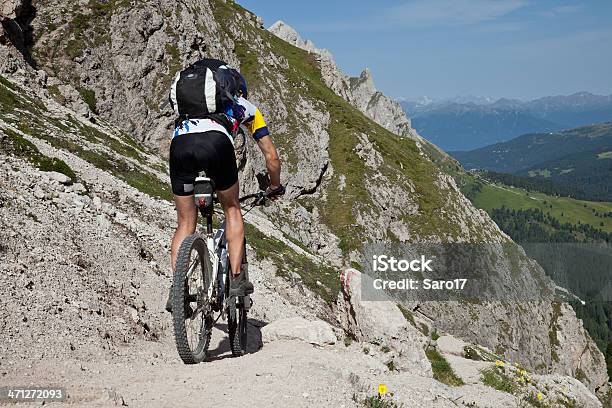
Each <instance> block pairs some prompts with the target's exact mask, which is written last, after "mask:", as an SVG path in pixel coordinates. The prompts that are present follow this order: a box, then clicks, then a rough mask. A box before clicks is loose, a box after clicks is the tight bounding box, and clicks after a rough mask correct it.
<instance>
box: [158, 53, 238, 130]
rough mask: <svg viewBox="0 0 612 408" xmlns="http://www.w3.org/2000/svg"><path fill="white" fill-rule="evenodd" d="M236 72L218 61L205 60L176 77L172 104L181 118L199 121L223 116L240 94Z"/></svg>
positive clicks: (171, 99) (194, 64) (171, 94)
mask: <svg viewBox="0 0 612 408" xmlns="http://www.w3.org/2000/svg"><path fill="white" fill-rule="evenodd" d="M234 71H235V70H234V69H232V68H230V67H228V66H227V64H226V63H225V62H223V61H221V60H218V59H212V58H207V59H202V60H200V61H198V62H195V63H193V64H191V65H190V66H188V67H187V68H185V69H184V70H183V71H181V72H179V73H178V74H177V75H176V78H175V80H174V83H173V84H172V88H171V89H170V104H171V105H172V108H173V109H174V111H175V112H176V113H177V114H178V115H179V118H180V119H198V118H206V117H210V116H211V115H214V114H219V113H224V112H225V111H226V110H227V108H230V107H232V105H233V103H234V96H235V95H236V94H237V93H238V89H239V83H238V82H237V81H236V75H235V74H234Z"/></svg>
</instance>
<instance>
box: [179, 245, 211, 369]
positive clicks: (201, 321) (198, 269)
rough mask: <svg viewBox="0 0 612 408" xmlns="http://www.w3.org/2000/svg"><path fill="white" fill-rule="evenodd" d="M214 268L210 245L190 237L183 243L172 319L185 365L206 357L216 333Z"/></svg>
mask: <svg viewBox="0 0 612 408" xmlns="http://www.w3.org/2000/svg"><path fill="white" fill-rule="evenodd" d="M211 280H212V266H211V263H210V257H209V254H208V249H207V247H206V242H205V241H204V239H202V237H201V236H199V235H197V234H194V235H190V236H188V237H187V238H185V240H184V241H183V242H182V243H181V247H180V248H179V251H178V254H177V260H176V269H175V272H174V283H173V285H172V320H173V326H174V338H175V341H176V347H177V350H178V353H179V356H180V357H181V359H182V360H183V362H184V363H185V364H197V363H200V362H202V361H203V360H204V359H205V358H206V353H207V351H208V346H209V344H210V337H211V334H212V326H213V319H212V312H211V309H210V302H209V299H208V288H209V287H210V285H211V284H212V282H211Z"/></svg>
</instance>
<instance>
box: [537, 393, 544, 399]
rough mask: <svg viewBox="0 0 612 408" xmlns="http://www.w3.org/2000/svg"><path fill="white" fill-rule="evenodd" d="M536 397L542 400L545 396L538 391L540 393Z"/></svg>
mask: <svg viewBox="0 0 612 408" xmlns="http://www.w3.org/2000/svg"><path fill="white" fill-rule="evenodd" d="M536 398H537V399H538V401H542V399H543V398H544V396H543V395H542V393H541V392H538V395H536Z"/></svg>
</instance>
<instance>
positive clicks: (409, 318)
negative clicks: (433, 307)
mask: <svg viewBox="0 0 612 408" xmlns="http://www.w3.org/2000/svg"><path fill="white" fill-rule="evenodd" d="M397 307H398V308H399V310H400V312H402V314H403V315H404V318H405V319H406V321H407V322H408V323H410V324H411V325H413V326H414V327H417V325H416V323H415V321H414V315H413V314H412V312H411V311H410V310H408V309H406V308H405V307H404V306H402V305H400V304H398V305H397Z"/></svg>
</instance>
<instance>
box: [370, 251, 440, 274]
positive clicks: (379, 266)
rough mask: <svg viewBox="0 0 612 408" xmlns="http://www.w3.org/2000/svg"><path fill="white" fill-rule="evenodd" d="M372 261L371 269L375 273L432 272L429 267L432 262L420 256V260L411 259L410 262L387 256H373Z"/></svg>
mask: <svg viewBox="0 0 612 408" xmlns="http://www.w3.org/2000/svg"><path fill="white" fill-rule="evenodd" d="M372 260H373V262H372V269H373V270H374V271H376V272H387V271H392V272H408V271H412V272H425V271H429V272H433V269H431V267H430V266H429V264H430V263H431V262H433V260H431V259H426V258H425V255H421V259H413V260H411V261H409V260H407V259H397V258H395V257H393V256H391V257H389V256H387V255H374V256H373V257H372Z"/></svg>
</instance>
